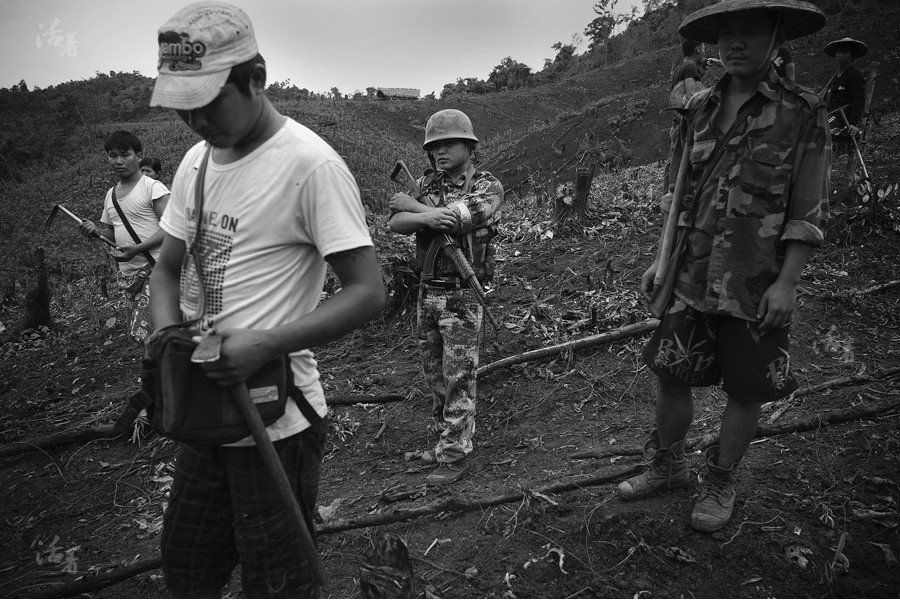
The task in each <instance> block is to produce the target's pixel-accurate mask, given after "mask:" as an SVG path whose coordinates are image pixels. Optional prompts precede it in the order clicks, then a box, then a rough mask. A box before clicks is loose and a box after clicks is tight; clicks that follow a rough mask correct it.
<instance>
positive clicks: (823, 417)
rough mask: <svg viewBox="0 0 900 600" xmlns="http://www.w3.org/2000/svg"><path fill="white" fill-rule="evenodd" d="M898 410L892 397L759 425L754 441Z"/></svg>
mask: <svg viewBox="0 0 900 600" xmlns="http://www.w3.org/2000/svg"><path fill="white" fill-rule="evenodd" d="M895 408H900V398H889V399H887V400H881V401H878V402H870V403H862V404H857V405H856V406H851V407H849V408H839V409H836V410H832V411H828V412H824V413H815V414H812V415H809V416H808V417H803V418H801V419H795V420H794V421H790V422H788V423H780V424H773V425H765V424H764V425H758V426H757V428H756V433H755V434H754V435H753V437H754V439H756V438H764V437H771V436H775V435H784V434H785V433H796V432H798V431H809V430H810V429H818V428H819V427H821V426H823V425H833V424H835V423H843V422H845V421H853V420H856V419H864V418H867V417H875V416H878V415H880V414H883V413H886V412H889V411H891V410H893V409H895ZM718 442H719V433H718V432H715V433H707V434H705V435H701V436H698V437H693V438H688V439H687V440H685V443H684V449H685V450H693V449H694V448H699V449H701V450H702V449H704V448H708V447H709V446H713V445H715V444H717V443H718ZM641 455H643V448H640V447H637V446H626V447H621V446H612V447H610V448H592V449H590V450H584V451H582V452H576V453H575V454H571V455H570V456H569V458H572V459H585V458H608V457H610V456H641Z"/></svg>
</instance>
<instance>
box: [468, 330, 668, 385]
mask: <svg viewBox="0 0 900 600" xmlns="http://www.w3.org/2000/svg"><path fill="white" fill-rule="evenodd" d="M658 325H659V319H646V320H644V321H640V322H638V323H633V324H631V325H625V326H624V327H619V328H618V329H613V330H610V331H606V332H604V333H598V334H597V335H591V336H588V337H585V338H581V339H577V340H572V341H571V342H565V343H563V344H556V345H554V346H548V347H546V348H538V349H537V350H529V351H528V352H524V353H522V354H516V355H514V356H508V357H506V358H502V359H500V360H498V361H495V362H492V363H490V364H488V365H485V366H483V367H481V368H479V369H478V370H477V371H476V372H475V373H476V376H477V377H484V376H486V375H489V374H490V373H493V372H494V371H496V370H497V369H502V368H504V367H508V366H511V365H515V364H519V363H523V362H528V361H532V360H537V359H539V358H544V357H547V356H555V355H557V354H559V353H560V352H562V351H563V350H578V349H580V348H587V347H589V346H597V345H599V344H606V343H608V342H615V341H617V340H624V339H628V338H632V337H635V336H638V335H641V334H643V333H646V332H648V331H653V330H654V329H656V327H657V326H658Z"/></svg>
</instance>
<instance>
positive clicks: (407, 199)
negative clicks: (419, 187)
mask: <svg viewBox="0 0 900 600" xmlns="http://www.w3.org/2000/svg"><path fill="white" fill-rule="evenodd" d="M419 206H422V204H420V203H418V202H416V200H415V198H413V197H412V196H410V195H409V194H404V193H403V192H397V193H396V194H394V195H393V196H391V200H390V202H389V203H388V207H389V208H390V209H391V212H410V211H412V210H415V209H416V208H417V207H419Z"/></svg>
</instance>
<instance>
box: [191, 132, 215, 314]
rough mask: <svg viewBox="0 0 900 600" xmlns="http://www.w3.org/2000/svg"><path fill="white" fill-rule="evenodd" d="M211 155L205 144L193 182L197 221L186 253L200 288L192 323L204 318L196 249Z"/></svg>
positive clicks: (203, 289)
mask: <svg viewBox="0 0 900 600" xmlns="http://www.w3.org/2000/svg"><path fill="white" fill-rule="evenodd" d="M210 154H212V144H207V146H206V152H205V153H204V154H203V160H202V162H201V163H200V167H199V168H198V170H197V179H196V180H195V181H194V217H195V218H196V219H197V227H196V229H194V239H193V240H191V245H190V246H188V248H187V253H188V254H189V255H190V256H191V259H193V261H194V268H195V270H196V271H197V283H198V284H199V285H198V287H199V288H200V299H199V300H200V301H199V303H198V304H199V305H198V307H197V316H196V317H195V319H194V322H197V321H200V320H202V319H204V317H205V316H206V282H205V281H204V280H203V260H202V258H201V256H200V252H199V251H198V249H197V244H198V243H199V242H200V236H201V234H202V230H201V225H202V223H203V199H204V196H203V185H204V183H205V181H206V167H207V165H209V157H210Z"/></svg>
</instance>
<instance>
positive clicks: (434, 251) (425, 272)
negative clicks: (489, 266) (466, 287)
mask: <svg viewBox="0 0 900 600" xmlns="http://www.w3.org/2000/svg"><path fill="white" fill-rule="evenodd" d="M474 176H475V169H474V168H472V167H470V168H469V169H467V170H466V181H465V183H464V184H463V194H468V193H469V189H470V188H471V186H472V178H473V177H474ZM422 200H423V201H424V203H425V204H426V205H428V206H430V207H431V208H437V205H436V204H435V203H433V202H432V201H431V196H429V195H428V193H427V192H426V191H425V190H422ZM441 205H442V206H444V205H446V201H445V197H444V190H443V188H441ZM447 242H452V243H453V245H454V246H456V247H459V245H458V244H457V243H456V240H455V239H454V237H453V236H451V235H450V234H449V233H442V234H438V235H436V236H435V237H434V239H433V240H432V241H431V244H429V246H428V249H427V250H426V251H425V257H424V259H423V261H422V262H423V265H422V274H421V279H422V281H427V280H429V279H432V278H434V268H435V267H436V266H437V260H438V257H440V255H441V253H442V252H443V251H444V248H445V247H446V246H447ZM470 243H471V242H470ZM448 258H449V256H448ZM457 271H459V269H457ZM459 277H460V278H461V279H465V277H466V274H465V273H459Z"/></svg>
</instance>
